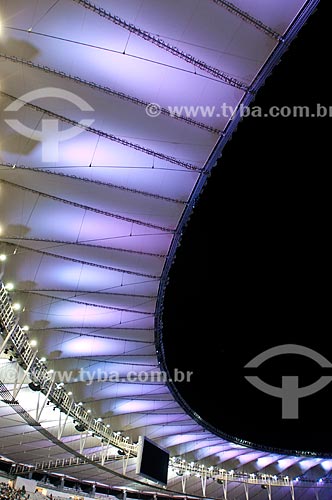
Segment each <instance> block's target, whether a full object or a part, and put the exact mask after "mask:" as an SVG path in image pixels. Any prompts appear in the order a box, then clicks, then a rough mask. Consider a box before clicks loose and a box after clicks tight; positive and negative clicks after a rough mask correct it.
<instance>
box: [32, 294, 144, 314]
mask: <svg viewBox="0 0 332 500" xmlns="http://www.w3.org/2000/svg"><path fill="white" fill-rule="evenodd" d="M34 295H37V296H39V297H44V298H45V297H47V298H48V299H52V300H55V301H58V302H70V303H73V304H80V305H82V306H87V307H97V308H99V309H110V310H111V311H121V312H128V313H134V314H144V315H145V316H152V315H153V314H154V312H149V311H137V310H135V309H127V308H124V307H115V306H107V305H105V304H94V303H92V302H83V301H80V300H74V299H66V298H64V297H57V296H55V295H46V294H44V293H34Z"/></svg>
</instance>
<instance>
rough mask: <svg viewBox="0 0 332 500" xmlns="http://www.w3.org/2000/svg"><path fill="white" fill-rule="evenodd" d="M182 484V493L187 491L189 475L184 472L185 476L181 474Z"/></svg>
mask: <svg viewBox="0 0 332 500" xmlns="http://www.w3.org/2000/svg"><path fill="white" fill-rule="evenodd" d="M181 484H182V493H185V492H186V484H187V476H186V475H185V474H183V476H181Z"/></svg>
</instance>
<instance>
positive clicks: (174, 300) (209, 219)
mask: <svg viewBox="0 0 332 500" xmlns="http://www.w3.org/2000/svg"><path fill="white" fill-rule="evenodd" d="M325 8H327V2H326V3H324V6H323V5H322V4H320V6H319V7H318V10H317V11H316V12H315V13H314V14H313V15H312V16H311V18H310V19H309V21H308V22H307V24H306V25H305V26H304V27H303V28H302V30H301V31H300V33H299V35H298V36H297V38H296V39H295V40H294V42H293V43H292V45H291V46H290V48H289V49H288V51H287V52H286V54H285V55H284V56H283V58H282V60H281V62H280V64H279V65H278V66H277V67H276V68H275V69H274V71H273V73H272V76H271V77H270V78H268V80H267V81H266V84H265V85H264V86H263V87H262V88H261V90H260V91H259V93H258V95H257V97H256V99H255V101H254V103H253V106H261V107H262V109H263V110H266V111H267V110H268V109H269V108H270V107H271V106H279V107H282V106H293V105H298V106H301V105H303V106H310V108H311V112H312V113H315V111H316V106H317V104H318V103H319V104H321V105H324V106H326V107H329V106H331V118H328V117H327V118H302V119H301V118H261V119H258V118H245V119H244V120H243V121H242V122H241V124H240V125H239V127H238V129H237V131H236V133H235V134H234V135H233V138H232V140H231V141H230V142H229V143H228V144H227V145H226V147H225V149H224V152H223V156H222V158H221V160H220V161H219V163H218V165H217V167H215V169H214V170H213V173H212V176H211V178H210V179H209V181H208V184H207V187H206V188H205V190H204V192H203V193H202V195H201V197H200V199H199V202H198V203H197V204H196V207H195V210H194V212H193V214H192V216H191V219H190V222H189V224H188V226H187V228H186V229H185V231H184V236H183V239H182V243H181V246H180V247H179V249H178V251H177V254H176V260H175V262H174V264H173V267H172V270H171V273H170V283H169V285H168V287H167V291H166V299H165V311H164V334H163V341H164V346H165V353H166V362H167V365H168V367H169V369H170V371H171V372H172V370H173V369H174V368H178V369H180V370H183V371H186V370H192V371H193V372H194V374H193V376H192V382H191V383H185V382H183V383H178V384H177V385H176V387H177V389H178V391H179V392H180V394H181V395H182V397H183V398H184V399H185V400H186V402H187V403H188V404H189V405H190V406H191V407H192V409H193V410H194V411H195V412H197V414H198V415H200V416H201V417H202V418H203V419H205V420H206V421H207V422H209V424H211V425H213V426H215V427H216V428H218V429H219V430H221V431H222V432H224V433H227V434H230V435H232V436H236V437H238V438H240V439H246V440H249V441H252V442H253V443H256V444H258V445H266V446H270V447H276V448H281V449H283V450H300V451H302V450H310V451H314V452H318V453H327V454H330V455H332V435H331V425H330V415H329V411H328V407H329V403H328V401H329V400H330V399H331V394H332V383H330V384H329V385H328V386H327V387H325V389H323V390H321V391H320V392H317V393H316V394H314V395H312V396H310V397H307V398H303V399H301V400H300V401H299V418H298V419H283V418H281V399H279V398H276V397H272V396H269V395H267V394H264V393H262V392H260V391H258V390H257V389H256V388H254V387H253V386H252V385H251V384H249V382H247V381H246V380H245V378H244V376H245V375H246V374H248V373H249V372H246V369H245V368H244V365H245V364H246V363H248V362H249V361H250V360H251V359H252V358H253V357H254V356H256V355H258V354H260V353H261V352H263V351H265V350H266V349H268V348H270V347H274V346H278V345H282V344H296V345H301V346H305V347H309V348H311V349H313V350H315V351H317V352H319V353H320V354H322V355H323V356H325V357H326V358H327V359H328V360H329V361H330V362H332V352H331V347H330V346H331V342H330V335H331V334H330V332H331V321H330V314H329V309H330V291H329V290H330V288H331V287H330V283H331V276H330V268H331V264H330V260H331V247H330V232H331V221H330V212H331V206H330V196H331V194H330V193H331V183H330V173H329V170H330V168H331V159H330V156H331V154H330V144H331V142H332V141H331V120H332V100H331V98H330V95H329V94H330V91H331V82H330V78H329V77H328V75H327V69H326V68H327V66H329V65H330V61H331V58H330V56H329V52H330V46H331V44H330V40H328V32H329V31H328V28H326V24H327V22H328V19H329V16H328V12H327V11H325V10H324V9H325ZM247 370H248V369H247ZM324 370H325V371H324ZM324 370H322V369H321V368H320V367H319V365H318V364H317V363H316V362H315V361H313V360H311V359H309V358H306V357H303V356H299V355H294V354H288V355H283V356H278V357H277V358H274V359H271V360H270V361H267V362H265V363H264V364H263V365H262V366H261V367H260V368H258V369H257V370H256V373H255V375H258V376H260V378H261V379H262V380H264V381H265V382H267V383H269V384H272V385H275V386H279V387H280V385H281V376H285V375H290V376H299V383H300V386H301V387H302V386H306V385H308V384H311V383H313V382H315V381H316V380H317V379H319V378H320V377H321V376H322V375H328V374H330V375H332V370H330V371H329V370H328V369H324ZM323 372H324V373H323ZM252 374H254V373H253V372H252Z"/></svg>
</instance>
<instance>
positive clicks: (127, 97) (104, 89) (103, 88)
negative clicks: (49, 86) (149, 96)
mask: <svg viewBox="0 0 332 500" xmlns="http://www.w3.org/2000/svg"><path fill="white" fill-rule="evenodd" d="M0 58H2V59H6V60H7V61H11V62H14V63H20V64H23V65H25V66H29V67H30V68H34V69H39V70H41V71H44V73H48V74H51V75H56V76H58V77H60V78H66V79H68V80H71V81H73V82H76V83H79V84H83V85H85V86H87V87H90V88H92V89H94V90H99V91H101V92H103V93H105V94H108V95H112V96H114V97H118V98H119V99H123V100H125V101H129V102H131V103H133V104H136V105H139V106H143V107H144V108H147V107H148V106H149V105H150V104H151V103H150V102H149V101H144V100H143V99H139V98H138V97H133V96H130V95H128V94H125V93H124V92H119V91H117V90H114V89H111V88H110V87H106V86H104V85H98V84H97V83H94V82H91V81H88V80H84V79H83V78H80V77H79V76H74V75H71V74H69V73H65V72H64V71H58V70H56V69H54V68H50V67H48V66H43V65H41V64H36V63H34V62H32V61H28V60H27V59H21V58H19V57H15V56H9V55H7V54H3V53H0ZM158 111H160V114H162V115H164V116H167V117H168V118H174V119H176V120H179V121H181V122H184V123H186V124H187V125H192V126H195V127H198V128H200V129H203V130H207V131H208V132H212V133H213V134H221V130H219V129H217V128H214V127H210V126H209V125H206V124H205V123H202V122H198V121H196V120H193V119H192V118H189V117H185V116H180V115H177V114H175V113H171V112H170V111H169V110H168V109H167V108H163V107H160V108H158Z"/></svg>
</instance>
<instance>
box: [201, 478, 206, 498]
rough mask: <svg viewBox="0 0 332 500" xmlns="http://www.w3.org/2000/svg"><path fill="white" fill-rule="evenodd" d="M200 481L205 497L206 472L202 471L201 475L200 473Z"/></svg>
mask: <svg viewBox="0 0 332 500" xmlns="http://www.w3.org/2000/svg"><path fill="white" fill-rule="evenodd" d="M201 483H202V493H203V497H205V496H206V473H202V475H201Z"/></svg>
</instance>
